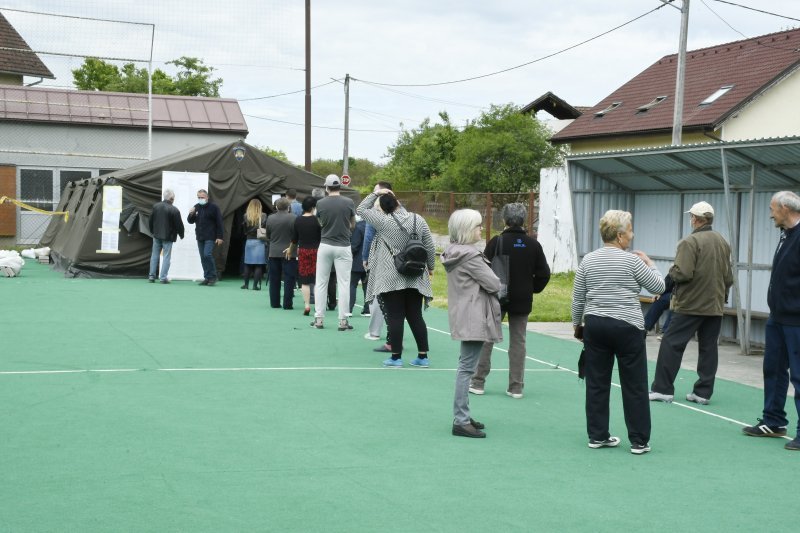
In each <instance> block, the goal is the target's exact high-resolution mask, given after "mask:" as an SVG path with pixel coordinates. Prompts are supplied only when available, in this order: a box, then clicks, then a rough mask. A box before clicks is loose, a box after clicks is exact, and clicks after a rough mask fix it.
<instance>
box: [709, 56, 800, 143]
mask: <svg viewBox="0 0 800 533" xmlns="http://www.w3.org/2000/svg"><path fill="white" fill-rule="evenodd" d="M798 95H800V69H797V70H795V71H794V72H793V73H792V74H791V75H789V76H788V77H786V78H784V79H783V80H781V81H780V82H779V83H777V84H776V85H774V86H773V87H771V88H769V89H768V90H767V91H766V92H765V93H764V94H762V95H761V96H759V97H758V98H756V99H755V100H754V101H753V102H751V103H750V105H748V106H747V107H745V108H744V109H743V110H741V111H740V112H739V113H738V114H737V115H736V116H734V117H732V118H730V119H729V120H728V121H726V122H725V123H724V124H723V125H722V139H723V140H725V141H741V140H746V139H765V138H770V137H785V136H790V135H791V136H794V135H800V105H799V104H798Z"/></svg>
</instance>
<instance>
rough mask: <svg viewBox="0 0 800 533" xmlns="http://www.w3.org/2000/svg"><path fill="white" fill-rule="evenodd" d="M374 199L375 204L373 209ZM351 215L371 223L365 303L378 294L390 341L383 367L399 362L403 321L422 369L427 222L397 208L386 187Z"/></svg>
mask: <svg viewBox="0 0 800 533" xmlns="http://www.w3.org/2000/svg"><path fill="white" fill-rule="evenodd" d="M376 199H379V205H380V209H373V205H374V203H375V200H376ZM356 214H358V215H359V216H360V217H361V218H363V219H364V220H366V221H367V223H368V224H371V225H372V226H373V227H374V228H375V239H374V240H373V241H372V245H371V247H370V250H369V258H370V260H369V278H368V281H367V296H366V298H367V301H368V302H371V301H372V300H373V299H375V298H377V299H378V304H379V305H380V307H381V310H382V311H383V314H384V317H385V318H386V324H387V328H388V330H389V338H390V339H391V340H392V355H391V357H390V358H389V359H386V360H385V361H384V362H383V366H385V367H387V368H400V367H402V366H403V359H402V354H403V329H404V323H405V322H406V321H407V322H408V325H409V327H410V328H411V333H412V334H413V335H414V340H415V341H416V343H417V357H416V358H415V359H414V360H413V361H411V365H412V366H417V367H422V368H427V367H428V366H429V362H428V329H427V326H426V324H425V319H423V318H422V308H423V304H424V305H425V307H427V305H428V303H429V302H430V301H431V299H432V298H433V290H432V289H431V279H430V276H431V275H432V274H433V267H434V259H435V257H436V249H435V247H434V244H433V237H432V236H431V230H430V229H429V228H428V223H427V222H425V219H423V218H422V217H421V216H419V215H417V214H415V213H409V212H408V211H406V210H405V209H403V208H402V207H400V203H399V202H398V201H397V198H395V196H394V193H393V192H392V191H391V190H389V189H378V190H376V191H375V192H373V193H372V194H370V195H368V196H367V197H366V198H364V200H362V202H361V204H359V206H358V208H356Z"/></svg>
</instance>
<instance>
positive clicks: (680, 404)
mask: <svg viewBox="0 0 800 533" xmlns="http://www.w3.org/2000/svg"><path fill="white" fill-rule="evenodd" d="M428 329H429V330H431V331H435V332H437V333H444V334H445V335H450V332H448V331H442V330H440V329H436V328H428ZM494 349H495V350H497V351H500V352H505V353H508V350H506V349H504V348H498V347H497V346H495V347H494ZM525 358H526V359H530V360H531V361H536V362H537V363H541V364H544V365H548V366H551V367H553V370H563V371H565V372H571V373H572V374H575V375H576V376H577V375H578V372H577V371H575V370H572V369H570V368H565V367H563V366H561V365H558V364H553V363H550V362H548V361H542V360H541V359H536V358H535V357H531V356H530V355H526V356H525ZM611 385H612V386H613V387H617V388H618V389H619V388H621V387H620V385H619V384H618V383H614V382H613V381H612V382H611ZM657 403H664V402H657ZM671 403H672V405H677V406H678V407H683V408H684V409H689V410H690V411H694V412H696V413H702V414H704V415H708V416H712V417H714V418H719V419H720V420H725V421H726V422H732V423H734V424H738V425H740V426H742V427H746V426H750V425H751V424H748V423H747V422H742V421H741V420H736V419H734V418H729V417H727V416H723V415H718V414H716V413H712V412H710V411H706V410H705V409H699V408H697V407H695V406H693V405H687V404H685V403H682V402H676V401H673V402H671ZM782 438H784V439H786V440H792V438H791V437H789V436H785V437H782Z"/></svg>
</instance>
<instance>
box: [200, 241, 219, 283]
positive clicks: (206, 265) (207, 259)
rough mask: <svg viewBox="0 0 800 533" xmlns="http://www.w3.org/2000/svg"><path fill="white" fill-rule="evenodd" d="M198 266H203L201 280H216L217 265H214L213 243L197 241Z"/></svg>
mask: <svg viewBox="0 0 800 533" xmlns="http://www.w3.org/2000/svg"><path fill="white" fill-rule="evenodd" d="M197 251H198V252H200V264H201V265H203V278H204V279H206V280H207V281H211V280H216V279H217V265H216V264H215V263H214V241H213V240H211V241H197Z"/></svg>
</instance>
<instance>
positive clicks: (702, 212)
mask: <svg viewBox="0 0 800 533" xmlns="http://www.w3.org/2000/svg"><path fill="white" fill-rule="evenodd" d="M686 212H687V213H691V214H692V215H694V216H696V217H703V218H705V216H706V214H709V215H711V216H712V217H713V216H714V208H713V207H711V204H710V203H708V202H697V203H696V204H694V205H693V206H692V208H691V209H689V210H688V211H686Z"/></svg>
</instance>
